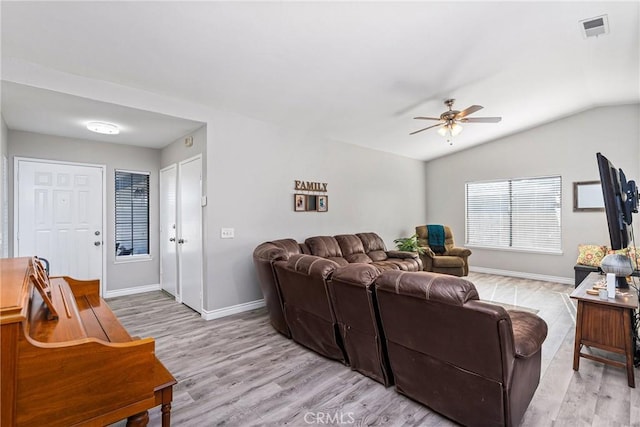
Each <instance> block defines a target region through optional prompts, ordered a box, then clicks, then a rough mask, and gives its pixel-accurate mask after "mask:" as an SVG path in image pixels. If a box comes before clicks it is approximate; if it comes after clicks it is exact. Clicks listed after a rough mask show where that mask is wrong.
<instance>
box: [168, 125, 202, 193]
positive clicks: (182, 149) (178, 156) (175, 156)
mask: <svg viewBox="0 0 640 427" xmlns="http://www.w3.org/2000/svg"><path fill="white" fill-rule="evenodd" d="M187 137H193V145H192V146H191V147H187V146H186V145H184V140H185V138H187ZM206 153H207V127H206V126H202V127H201V128H200V129H198V130H197V131H195V132H193V133H190V134H188V135H185V136H183V137H182V138H179V139H177V140H175V141H173V142H172V143H171V144H169V145H167V146H166V147H164V148H163V149H162V150H160V168H161V169H162V168H164V167H167V166H169V165H172V164H174V163H178V162H181V161H182V160H186V159H189V158H191V157H193V156H196V155H198V154H202V155H203V159H202V169H203V170H202V173H203V178H202V180H203V184H204V181H205V178H204V177H205V176H206V175H205V172H206V164H205V160H204V156H205V155H206Z"/></svg>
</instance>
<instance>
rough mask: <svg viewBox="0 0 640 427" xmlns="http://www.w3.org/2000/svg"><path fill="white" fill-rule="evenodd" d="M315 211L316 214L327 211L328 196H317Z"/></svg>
mask: <svg viewBox="0 0 640 427" xmlns="http://www.w3.org/2000/svg"><path fill="white" fill-rule="evenodd" d="M317 209H318V212H326V211H328V210H329V196H318V203H317Z"/></svg>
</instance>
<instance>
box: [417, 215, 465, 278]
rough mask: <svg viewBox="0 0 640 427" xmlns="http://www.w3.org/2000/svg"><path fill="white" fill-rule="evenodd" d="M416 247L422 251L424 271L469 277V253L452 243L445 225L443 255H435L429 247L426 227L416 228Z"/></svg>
mask: <svg viewBox="0 0 640 427" xmlns="http://www.w3.org/2000/svg"><path fill="white" fill-rule="evenodd" d="M416 235H417V237H418V245H419V246H421V247H422V249H424V253H422V254H421V255H420V258H421V259H422V264H423V266H424V271H433V272H434V273H443V274H451V275H453V276H468V275H469V256H470V255H471V251H470V250H469V249H467V248H460V247H457V246H456V245H455V242H454V241H453V232H451V228H450V227H449V226H447V225H445V226H444V247H445V252H444V253H443V254H436V253H435V252H433V250H432V249H431V248H430V247H429V232H428V229H427V226H426V225H421V226H418V227H416Z"/></svg>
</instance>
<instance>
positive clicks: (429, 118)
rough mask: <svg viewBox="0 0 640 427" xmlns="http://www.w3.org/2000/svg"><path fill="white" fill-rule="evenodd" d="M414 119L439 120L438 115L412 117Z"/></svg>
mask: <svg viewBox="0 0 640 427" xmlns="http://www.w3.org/2000/svg"><path fill="white" fill-rule="evenodd" d="M414 119H418V120H440V117H438V118H436V117H414Z"/></svg>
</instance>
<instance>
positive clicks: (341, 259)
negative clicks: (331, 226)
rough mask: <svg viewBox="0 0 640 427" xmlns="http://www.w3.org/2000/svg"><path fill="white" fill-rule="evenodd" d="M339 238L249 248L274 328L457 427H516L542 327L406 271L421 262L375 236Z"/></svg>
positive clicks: (457, 281) (532, 381)
mask: <svg viewBox="0 0 640 427" xmlns="http://www.w3.org/2000/svg"><path fill="white" fill-rule="evenodd" d="M343 236H348V237H340V236H336V237H332V238H329V237H327V236H321V237H314V238H309V239H307V240H306V242H305V243H304V244H298V243H296V242H295V241H294V240H292V239H284V240H277V241H274V242H266V243H263V244H261V245H260V246H258V247H257V248H256V250H255V251H254V262H255V265H256V269H257V270H258V278H259V279H260V281H261V288H262V289H263V292H265V300H266V301H267V309H268V310H269V315H270V317H271V323H272V325H274V328H276V329H277V330H278V331H280V332H281V333H283V334H285V335H287V336H290V337H292V338H293V339H294V340H295V341H296V342H298V343H300V344H302V345H303V346H305V347H308V348H310V349H312V350H314V351H316V352H318V353H319V354H321V355H323V356H325V357H329V358H331V359H335V360H338V361H341V362H342V363H345V364H347V365H350V366H351V368H352V369H354V370H357V371H359V372H361V373H363V374H364V375H367V376H369V377H370V378H372V379H374V380H376V381H378V382H380V383H382V384H384V385H385V386H387V385H390V384H393V383H394V381H395V384H396V390H397V391H398V392H399V393H402V394H404V395H406V396H409V397H410V398H412V399H414V400H416V401H418V402H421V403H422V404H424V405H426V406H428V407H430V408H431V409H433V410H434V411H436V412H439V413H441V414H443V415H444V416H446V417H449V418H451V419H453V420H455V421H456V422H458V423H461V424H463V425H506V426H512V425H517V424H518V423H519V422H520V420H521V419H522V416H523V415H524V413H525V411H526V409H527V407H528V405H529V402H530V401H531V398H532V397H533V394H534V392H535V390H536V388H537V385H538V383H539V379H540V365H541V353H540V352H541V346H542V343H543V341H544V339H545V337H546V334H547V325H546V323H545V322H544V321H543V320H542V319H540V318H539V317H538V316H536V315H535V314H532V313H529V312H523V311H517V310H509V311H507V310H505V309H504V308H503V307H501V306H498V305H494V304H490V303H486V302H482V301H479V299H478V293H477V291H476V288H475V286H474V285H473V284H472V283H471V282H469V281H467V280H464V279H461V278H458V277H454V276H450V275H444V274H438V273H428V272H421V271H406V270H403V269H401V265H404V266H405V267H406V268H416V266H418V265H419V263H417V262H416V261H415V259H414V258H411V257H409V258H406V259H408V260H410V262H409V263H408V264H403V262H402V260H403V259H405V258H397V259H395V258H393V257H391V256H390V255H392V253H390V252H387V251H383V250H382V249H375V248H377V247H379V246H378V245H379V242H376V240H377V239H375V238H373V239H372V240H371V242H374V243H371V242H367V243H365V240H367V237H366V236H364V237H358V236H359V235H355V237H358V239H359V241H360V242H361V243H362V246H360V245H359V244H358V243H357V241H356V240H354V235H343ZM340 243H342V245H341V244H340ZM343 247H344V248H345V249H344V250H343ZM377 251H382V252H384V253H377ZM311 252H315V253H322V254H324V255H325V257H319V256H316V255H310V254H307V253H311ZM368 259H370V260H371V262H368ZM376 259H378V260H379V261H375V260H376ZM349 260H350V261H352V262H349ZM269 269H271V272H269ZM272 309H273V310H275V311H274V312H272ZM282 322H284V323H285V325H284V326H285V327H286V329H285V328H283V327H282V324H281V323H282ZM276 325H278V326H279V327H280V329H278V328H277V327H276ZM283 330H285V331H286V332H287V333H284V332H283Z"/></svg>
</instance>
